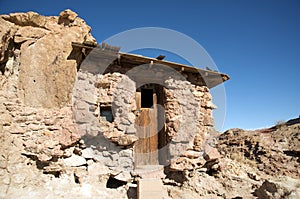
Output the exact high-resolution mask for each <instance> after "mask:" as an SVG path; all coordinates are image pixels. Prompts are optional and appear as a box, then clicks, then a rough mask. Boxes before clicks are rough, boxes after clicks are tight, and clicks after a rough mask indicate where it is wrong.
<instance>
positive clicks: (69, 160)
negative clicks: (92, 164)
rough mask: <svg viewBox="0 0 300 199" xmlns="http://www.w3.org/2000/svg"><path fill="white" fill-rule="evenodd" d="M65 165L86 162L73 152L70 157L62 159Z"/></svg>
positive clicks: (76, 165)
mask: <svg viewBox="0 0 300 199" xmlns="http://www.w3.org/2000/svg"><path fill="white" fill-rule="evenodd" d="M64 163H65V165H66V166H70V167H78V166H82V165H85V164H86V160H85V159H84V158H83V157H81V156H78V155H75V154H73V155H72V156H71V157H69V158H66V159H64Z"/></svg>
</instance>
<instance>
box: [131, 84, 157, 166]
mask: <svg viewBox="0 0 300 199" xmlns="http://www.w3.org/2000/svg"><path fill="white" fill-rule="evenodd" d="M151 90H152V91H151V92H152V94H151V93H150V94H151V96H150V95H149V92H150V91H149V89H148V91H147V92H148V94H145V96H142V95H143V91H141V92H137V93H136V102H137V114H136V121H135V124H136V125H135V127H136V129H137V133H136V135H137V136H138V137H139V140H138V141H137V142H136V143H135V146H134V152H135V166H140V165H158V164H159V157H158V146H159V143H158V142H159V140H158V138H159V134H158V126H157V122H158V115H157V107H156V104H157V96H156V93H155V90H154V89H151ZM143 97H152V99H148V100H149V101H150V102H151V103H153V105H152V106H151V107H149V103H146V104H145V103H144V106H143V103H142V102H143V101H142V100H143V99H142V98H143ZM145 106H146V107H147V108H146V107H145Z"/></svg>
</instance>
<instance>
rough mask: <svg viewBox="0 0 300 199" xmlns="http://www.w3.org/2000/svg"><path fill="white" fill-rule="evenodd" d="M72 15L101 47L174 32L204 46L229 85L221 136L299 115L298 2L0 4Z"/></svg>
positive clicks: (70, 0)
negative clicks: (129, 33) (136, 31)
mask: <svg viewBox="0 0 300 199" xmlns="http://www.w3.org/2000/svg"><path fill="white" fill-rule="evenodd" d="M67 8H70V9H72V10H73V11H75V12H77V13H78V14H79V16H80V17H81V18H83V19H85V20H86V22H87V23H88V24H89V25H90V26H91V27H92V29H93V30H92V34H93V36H94V37H95V38H96V39H97V41H98V43H100V42H101V41H103V40H105V39H107V38H109V37H110V36H112V35H115V34H117V33H119V32H122V31H126V30H128V29H132V28H140V27H163V28H170V29H173V30H176V31H179V32H181V33H184V34H186V35H188V36H189V37H191V38H193V39H194V40H196V41H197V42H198V43H200V44H201V45H202V46H203V47H204V48H205V49H206V51H207V52H208V53H209V54H210V56H211V57H212V58H213V60H214V62H215V63H216V65H217V67H218V69H219V70H220V71H221V72H224V73H226V74H229V76H230V77H231V79H230V80H229V81H228V82H226V83H225V89H226V118H225V123H224V127H223V129H219V130H226V129H228V128H233V127H239V128H246V129H255V128H260V127H266V126H271V125H273V124H275V123H276V122H277V121H279V120H288V119H291V118H294V117H298V116H299V115H300V103H299V102H300V92H299V91H300V90H299V88H300V78H299V75H300V1H299V0H251V1H250V0H248V1H246V0H227V1H222V0H209V1H208V0H207V1H203V0H198V1H178V2H177V1H174V0H173V1H171V0H166V1H158V0H151V1H129V0H128V1H103V2H102V1H74V0H64V1H58V0H52V1H32V0H27V1H24V0H15V1H4V0H0V13H1V14H7V13H11V12H26V11H36V12H39V13H40V14H43V15H58V14H59V12H60V11H62V10H64V9H67ZM168 58H169V59H171V60H172V59H173V60H175V61H178V60H179V59H178V58H176V57H172V56H171V55H168V57H166V59H168Z"/></svg>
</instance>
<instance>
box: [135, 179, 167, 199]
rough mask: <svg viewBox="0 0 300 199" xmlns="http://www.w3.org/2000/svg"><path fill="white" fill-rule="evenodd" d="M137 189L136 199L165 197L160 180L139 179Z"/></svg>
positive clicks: (159, 198)
mask: <svg viewBox="0 0 300 199" xmlns="http://www.w3.org/2000/svg"><path fill="white" fill-rule="evenodd" d="M137 189H138V190H137V199H153V198H155V199H163V198H165V196H166V192H165V191H164V190H163V183H162V180H161V179H157V178H145V179H139V180H138V185H137Z"/></svg>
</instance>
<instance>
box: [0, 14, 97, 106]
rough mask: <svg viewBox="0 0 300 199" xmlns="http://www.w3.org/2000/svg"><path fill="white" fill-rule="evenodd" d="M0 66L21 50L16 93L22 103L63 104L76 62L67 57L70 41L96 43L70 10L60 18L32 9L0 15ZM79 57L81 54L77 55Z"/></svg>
mask: <svg viewBox="0 0 300 199" xmlns="http://www.w3.org/2000/svg"><path fill="white" fill-rule="evenodd" d="M0 29H1V30H0V42H1V45H0V46H1V47H0V63H1V66H0V69H1V71H2V73H4V72H5V70H6V69H5V67H6V66H5V65H6V64H7V61H8V60H9V59H10V57H13V56H15V54H16V51H19V50H20V52H21V53H20V56H19V60H15V62H17V63H15V64H16V65H18V67H19V71H18V76H19V78H18V96H19V97H20V98H21V99H22V101H23V102H24V104H25V105H29V106H34V107H45V108H54V107H63V106H64V105H66V104H67V103H69V102H70V99H71V91H72V88H73V84H74V81H75V77H76V70H77V63H78V61H80V60H73V59H69V56H70V54H71V52H72V50H73V48H72V42H79V43H85V42H87V43H94V44H95V43H96V42H95V39H94V38H93V37H92V36H91V34H90V31H91V28H90V27H89V26H88V25H87V24H86V23H85V22H84V21H83V20H82V19H81V18H79V17H77V14H76V13H74V12H72V11H71V10H65V11H63V12H61V13H60V16H59V17H45V16H41V15H39V14H37V13H34V12H28V13H15V14H10V15H2V16H0ZM78 59H81V57H78Z"/></svg>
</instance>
